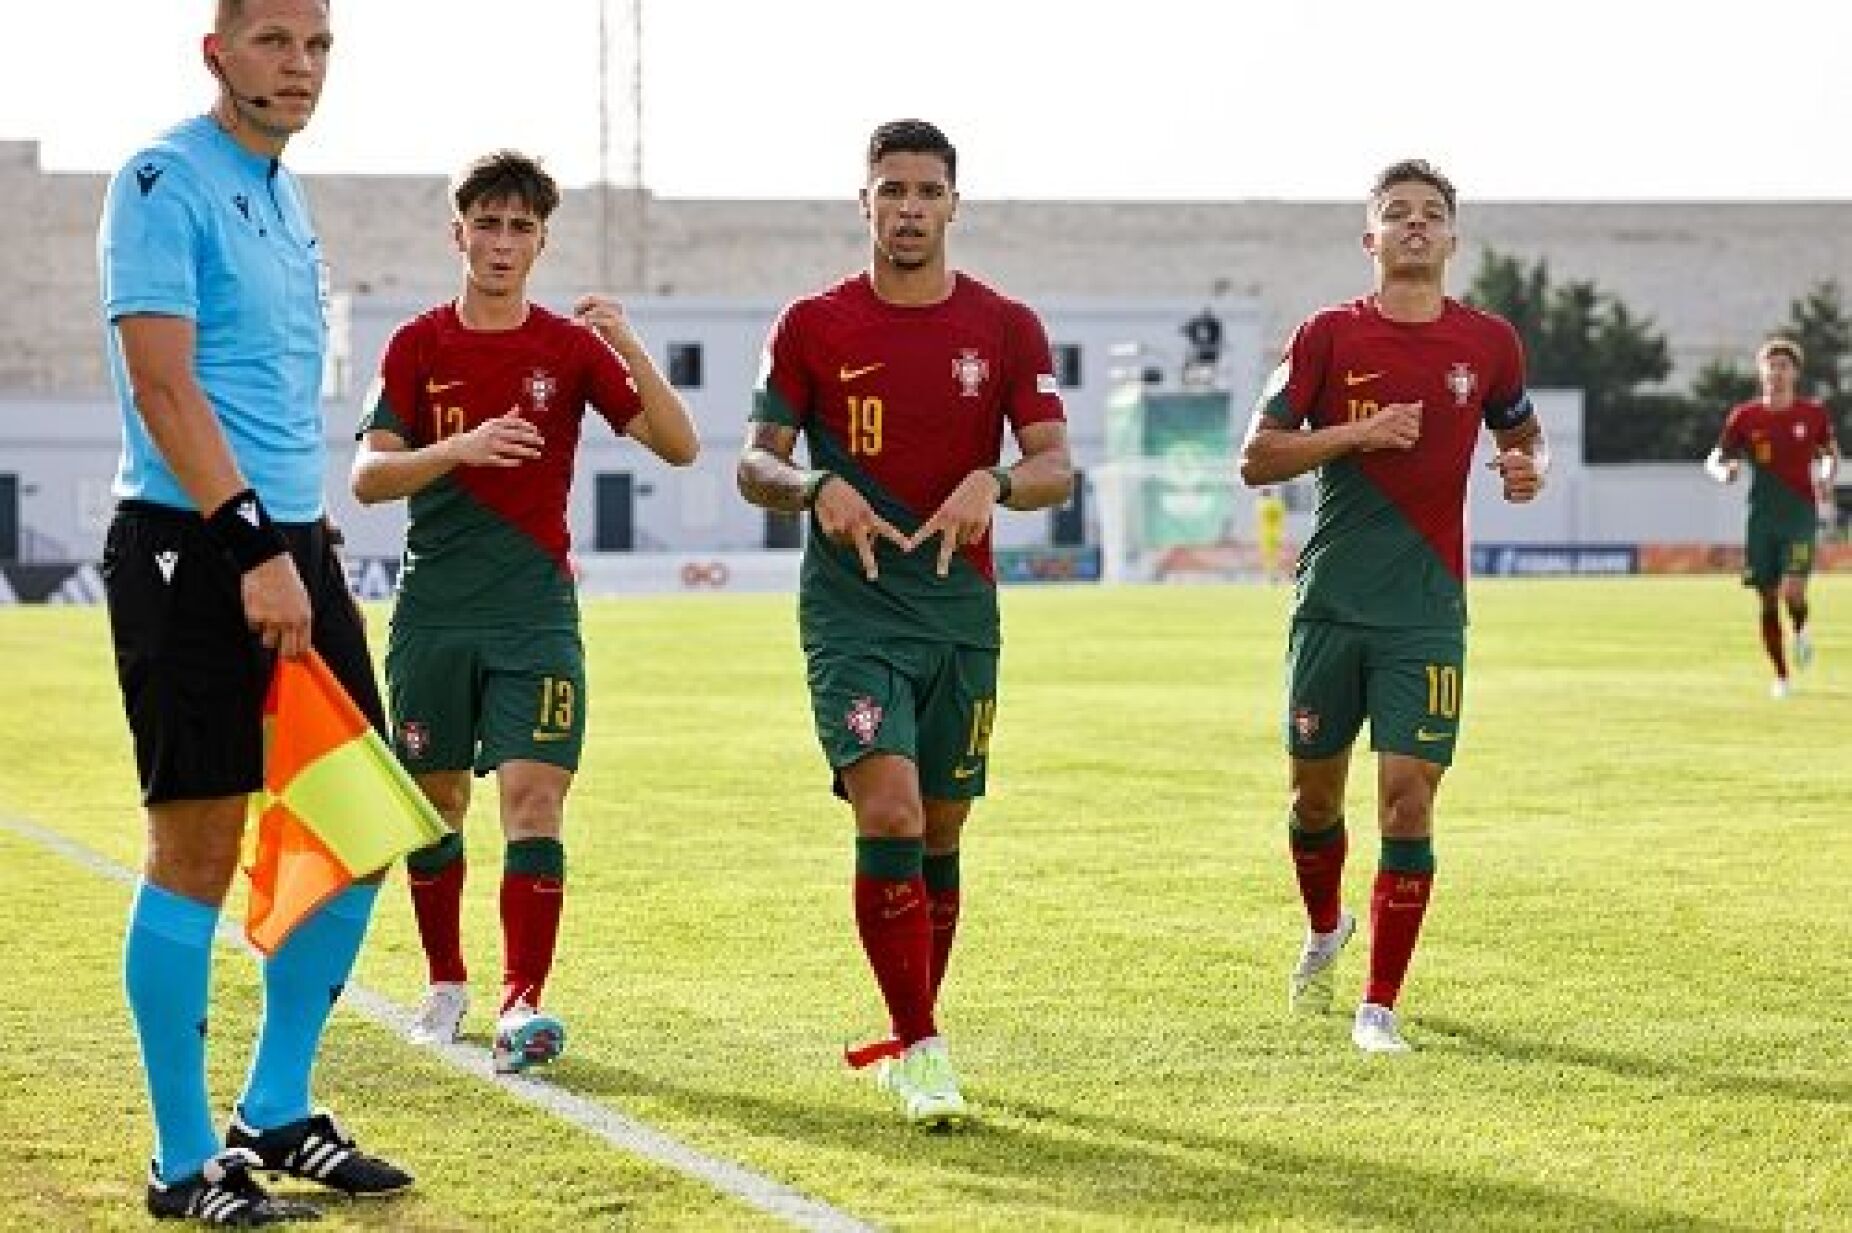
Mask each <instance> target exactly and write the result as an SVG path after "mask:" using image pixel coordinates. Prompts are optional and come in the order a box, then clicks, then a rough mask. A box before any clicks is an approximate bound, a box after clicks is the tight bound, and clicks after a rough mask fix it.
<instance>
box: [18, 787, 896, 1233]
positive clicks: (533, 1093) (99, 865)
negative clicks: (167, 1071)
mask: <svg viewBox="0 0 1852 1233" xmlns="http://www.w3.org/2000/svg"><path fill="white" fill-rule="evenodd" d="M0 829H5V830H8V831H11V832H12V833H13V834H15V835H17V836H19V837H20V838H22V839H26V840H29V841H31V842H32V843H35V844H37V845H38V846H40V847H42V848H48V849H50V850H51V851H53V852H56V853H58V855H60V856H63V857H64V858H66V859H67V860H69V861H71V862H72V863H73V864H77V865H81V866H82V867H83V868H85V869H88V870H89V871H90V872H92V873H95V874H100V875H101V876H103V877H106V878H111V879H113V880H115V881H117V882H121V883H123V884H125V885H127V886H134V885H135V884H136V883H137V882H138V881H139V880H140V879H139V876H138V875H137V874H135V873H134V872H132V871H130V870H128V869H125V868H123V867H122V866H121V865H118V864H116V863H115V862H114V861H112V860H110V859H109V858H108V857H106V856H103V855H102V854H100V853H98V852H93V851H91V850H90V849H89V848H86V847H84V846H83V845H82V844H80V843H77V842H76V841H74V840H72V839H69V838H67V837H65V836H63V835H60V834H59V833H58V832H56V831H52V830H47V829H45V828H44V827H42V826H36V825H34V824H33V823H30V822H23V821H21V820H19V819H17V818H8V817H0ZM219 941H220V943H221V944H223V945H226V946H230V947H233V948H235V949H238V950H242V951H245V952H246V953H248V954H253V955H254V954H256V952H255V951H254V950H252V948H251V947H250V945H249V944H248V943H246V942H245V940H244V934H243V932H242V931H241V930H239V928H238V927H237V926H236V925H235V924H234V923H232V922H230V921H228V920H224V919H221V920H220V921H219ZM341 1003H342V1004H343V1005H345V1006H347V1007H348V1008H349V1009H351V1010H353V1011H354V1012H355V1013H357V1014H359V1015H360V1016H361V1017H363V1018H366V1019H370V1020H372V1021H373V1022H374V1023H377V1024H378V1025H380V1026H381V1027H384V1028H387V1029H389V1030H390V1031H392V1032H394V1033H397V1034H400V1035H403V1034H404V1032H405V1029H406V1026H407V1025H408V1024H410V1022H411V1019H412V1012H411V1011H410V1010H408V1009H406V1008H405V1007H403V1006H400V1005H399V1004H398V1003H396V1002H394V1001H392V1000H391V999H390V998H387V997H384V996H382V995H381V994H378V993H375V992H373V991H372V990H371V989H368V988H366V987H365V986H363V985H360V984H357V983H354V982H351V981H350V982H349V983H348V985H347V988H346V990H345V992H344V993H343V994H342V996H341ZM408 1047H413V1046H410V1045H409V1044H408ZM428 1052H430V1053H432V1054H433V1055H435V1056H436V1057H438V1058H440V1059H442V1060H443V1061H444V1062H445V1063H447V1064H448V1065H450V1066H451V1067H452V1068H453V1069H456V1070H459V1071H461V1072H463V1073H464V1074H465V1075H467V1076H468V1077H469V1078H471V1079H474V1080H476V1081H477V1082H479V1083H488V1084H490V1085H492V1086H494V1087H497V1088H500V1089H501V1090H502V1091H504V1092H506V1093H507V1094H508V1095H510V1096H512V1097H514V1098H515V1099H516V1100H519V1101H522V1102H524V1103H526V1104H530V1105H533V1106H534V1107H536V1108H538V1109H541V1110H543V1111H545V1112H547V1113H550V1114H552V1115H553V1116H554V1117H557V1118H559V1119H560V1120H561V1121H563V1122H570V1123H571V1124H572V1125H574V1126H577V1127H579V1129H581V1130H585V1131H589V1132H591V1133H592V1134H594V1135H596V1136H598V1137H599V1138H600V1139H603V1140H604V1141H605V1142H606V1143H609V1144H610V1145H611V1146H612V1147H615V1148H617V1149H618V1150H619V1151H622V1152H627V1153H629V1154H630V1155H632V1156H639V1157H641V1158H642V1159H644V1160H648V1161H651V1162H652V1163H655V1164H659V1165H662V1166H663V1167H664V1168H668V1169H673V1170H674V1171H675V1172H677V1173H680V1174H682V1175H683V1176H685V1177H691V1178H693V1179H694V1180H695V1181H698V1182H701V1183H704V1184H705V1185H708V1186H711V1187H713V1188H714V1189H715V1190H718V1191H720V1192H721V1193H722V1194H726V1195H731V1196H732V1197H733V1198H736V1199H738V1200H739V1201H740V1202H742V1203H744V1204H746V1205H747V1206H749V1207H753V1208H757V1209H758V1210H759V1211H762V1212H764V1213H766V1214H767V1215H770V1216H776V1217H778V1218H779V1219H780V1220H783V1221H786V1222H787V1223H789V1224H792V1225H795V1226H796V1227H798V1228H800V1229H815V1230H818V1231H819V1233H875V1226H873V1225H870V1224H866V1223H864V1222H862V1221H860V1220H857V1219H856V1218H855V1217H854V1216H851V1215H849V1214H848V1213H847V1212H842V1211H838V1210H837V1209H835V1208H833V1207H831V1206H830V1205H829V1204H827V1203H824V1202H822V1201H821V1200H818V1199H813V1198H810V1197H809V1196H808V1195H803V1194H800V1193H798V1192H797V1191H795V1190H793V1189H791V1188H790V1187H789V1186H786V1185H784V1184H783V1183H781V1182H777V1181H774V1180H772V1179H771V1178H769V1177H766V1176H764V1175H763V1174H759V1173H754V1172H753V1171H752V1170H750V1169H748V1168H745V1167H744V1166H742V1165H737V1164H734V1163H733V1162H732V1161H730V1160H722V1159H720V1158H719V1157H717V1156H709V1155H708V1154H707V1153H705V1152H702V1151H699V1150H697V1149H696V1148H692V1147H689V1146H688V1145H687V1144H685V1143H682V1142H680V1141H678V1140H676V1139H673V1138H670V1137H669V1136H668V1135H666V1134H664V1133H663V1132H662V1131H660V1130H657V1129H655V1128H654V1127H652V1126H646V1125H644V1124H643V1123H642V1122H639V1121H636V1120H635V1119H633V1118H629V1117H625V1116H624V1115H623V1114H622V1113H619V1112H617V1111H616V1110H615V1109H610V1108H607V1107H605V1106H604V1105H601V1104H598V1103H597V1102H596V1101H591V1100H587V1099H585V1098H584V1097H583V1096H575V1095H574V1094H573V1093H571V1092H568V1091H566V1090H564V1089H563V1088H557V1087H554V1086H552V1085H551V1084H548V1083H543V1082H541V1081H539V1080H537V1079H530V1078H527V1077H526V1076H523V1075H498V1076H495V1077H494V1078H492V1079H491V1078H490V1077H489V1075H490V1060H489V1051H488V1050H487V1049H484V1048H482V1047H481V1046H478V1045H463V1044H451V1045H443V1046H439V1047H436V1048H432V1049H429V1050H428Z"/></svg>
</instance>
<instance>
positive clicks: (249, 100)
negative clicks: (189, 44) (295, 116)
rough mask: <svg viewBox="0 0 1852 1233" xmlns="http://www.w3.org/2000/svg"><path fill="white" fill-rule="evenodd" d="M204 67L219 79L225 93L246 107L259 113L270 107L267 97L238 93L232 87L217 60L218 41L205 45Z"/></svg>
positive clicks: (236, 88) (229, 79) (220, 63)
mask: <svg viewBox="0 0 1852 1233" xmlns="http://www.w3.org/2000/svg"><path fill="white" fill-rule="evenodd" d="M206 67H207V68H209V69H211V70H212V75H213V76H214V77H217V78H218V79H219V84H220V85H222V86H224V87H225V93H227V94H229V95H231V96H232V97H233V98H234V99H237V100H238V101H239V102H240V103H243V104H244V105H245V106H246V107H255V108H257V109H258V110H259V111H262V110H263V109H264V108H266V107H268V106H270V98H269V96H268V95H264V94H240V93H238V87H237V86H234V85H232V83H231V78H230V77H228V76H226V74H225V64H224V62H223V61H221V60H220V59H219V41H218V39H216V38H214V39H211V40H209V41H208V42H207V44H206Z"/></svg>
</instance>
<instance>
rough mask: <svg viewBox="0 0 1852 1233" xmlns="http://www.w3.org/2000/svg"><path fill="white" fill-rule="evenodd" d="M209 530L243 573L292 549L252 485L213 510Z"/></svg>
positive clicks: (208, 521)
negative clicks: (271, 519)
mask: <svg viewBox="0 0 1852 1233" xmlns="http://www.w3.org/2000/svg"><path fill="white" fill-rule="evenodd" d="M206 534H208V535H210V536H212V538H213V541H214V542H215V543H217V544H218V546H219V547H221V548H223V549H224V550H225V552H226V555H228V556H230V557H231V559H232V564H234V565H236V566H237V567H238V572H239V573H241V574H245V573H249V572H250V571H251V570H253V569H256V568H257V567H258V566H259V565H262V564H263V563H264V562H265V561H268V560H269V559H270V558H271V557H280V556H282V555H283V554H284V553H286V552H288V551H289V541H288V540H286V539H284V538H283V532H281V531H279V530H278V529H277V524H276V523H274V522H272V521H270V511H269V510H267V509H265V508H264V503H263V502H262V501H260V500H259V499H258V497H257V491H256V489H253V488H246V489H245V490H244V491H243V492H241V493H238V494H237V495H236V496H234V497H233V498H232V499H231V500H229V501H227V502H226V503H225V504H223V505H221V506H219V508H217V509H215V510H213V511H212V513H211V514H210V515H209V516H208V517H207V518H206Z"/></svg>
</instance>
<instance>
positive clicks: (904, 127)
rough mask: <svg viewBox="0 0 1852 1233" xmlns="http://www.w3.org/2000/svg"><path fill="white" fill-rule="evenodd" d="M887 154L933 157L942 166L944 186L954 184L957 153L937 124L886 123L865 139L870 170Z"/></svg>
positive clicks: (916, 121)
mask: <svg viewBox="0 0 1852 1233" xmlns="http://www.w3.org/2000/svg"><path fill="white" fill-rule="evenodd" d="M889 154H936V155H938V156H939V159H940V161H941V162H943V163H944V164H945V180H946V183H948V184H951V185H953V186H954V187H955V186H956V185H957V184H958V151H957V150H955V149H953V148H952V143H951V142H949V141H947V140H946V139H945V134H944V133H942V132H940V131H939V128H938V126H937V125H934V124H928V123H926V121H924V120H889V121H888V122H887V123H886V124H883V125H881V126H880V127H879V128H877V129H875V131H874V132H873V133H872V134H871V135H870V136H869V138H868V166H869V168H870V170H872V169H873V168H874V165H875V164H876V163H878V162H880V161H881V160H882V159H883V158H884V157H886V156H887V155H889Z"/></svg>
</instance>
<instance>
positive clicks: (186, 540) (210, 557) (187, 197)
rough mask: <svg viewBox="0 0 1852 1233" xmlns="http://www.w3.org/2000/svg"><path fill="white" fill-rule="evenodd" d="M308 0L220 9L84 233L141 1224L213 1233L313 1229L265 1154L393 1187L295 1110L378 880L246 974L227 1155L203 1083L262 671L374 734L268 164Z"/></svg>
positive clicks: (289, 223) (306, 283) (312, 78)
mask: <svg viewBox="0 0 1852 1233" xmlns="http://www.w3.org/2000/svg"><path fill="white" fill-rule="evenodd" d="M332 41H333V39H332V35H331V34H330V31H329V25H328V6H327V4H326V3H323V0H243V2H242V3H240V2H239V0H219V4H218V6H217V10H216V14H215V20H214V23H213V29H212V32H211V33H209V34H207V35H206V36H205V39H204V42H203V46H202V53H203V57H204V61H205V66H206V68H207V69H208V70H209V71H210V72H211V73H212V75H213V76H214V77H215V78H217V80H218V83H219V91H218V98H217V100H216V102H215V103H214V104H213V107H212V110H211V112H210V113H209V114H207V115H203V116H198V117H196V118H194V119H190V120H186V121H183V122H181V123H180V124H178V125H176V126H174V127H173V128H171V129H169V130H167V132H165V133H163V134H162V135H161V136H160V137H158V138H157V139H156V140H155V141H154V142H153V143H152V144H151V145H148V146H145V147H144V148H142V149H141V150H140V151H138V152H137V153H136V154H135V155H134V156H133V157H132V158H130V159H129V160H128V162H127V163H126V164H124V165H123V167H122V169H121V170H120V171H118V172H117V173H116V175H115V177H114V178H113V179H112V180H111V181H110V185H109V193H108V197H107V200H106V201H105V203H104V207H103V217H102V222H101V226H100V228H99V236H98V245H97V246H98V260H99V264H100V268H101V277H102V292H103V313H104V317H105V319H106V322H107V326H108V328H107V329H106V331H105V335H106V340H107V341H106V346H107V348H108V358H109V368H110V375H111V377H112V378H113V380H114V383H115V387H116V392H117V398H118V401H119V402H120V404H121V414H122V437H123V445H122V461H121V466H120V469H119V470H118V471H117V474H116V481H115V493H116V495H117V496H118V497H119V498H120V499H121V503H120V504H119V505H118V507H117V510H116V514H115V517H114V520H113V521H112V522H111V524H110V528H109V534H108V539H107V542H106V544H105V547H104V556H103V577H104V581H105V584H106V587H107V590H108V599H109V616H110V627H111V632H112V634H113V638H114V642H115V652H116V667H117V673H118V676H119V679H120V682H121V687H122V698H123V705H124V709H125V710H126V712H127V715H128V721H129V728H130V731H131V732H132V734H133V736H134V743H135V761H136V768H137V771H138V772H139V775H140V780H141V793H142V803H143V805H144V807H145V810H146V814H147V834H148V851H147V857H146V860H145V862H144V864H143V867H142V880H141V883H140V886H139V887H138V888H137V890H136V894H135V901H134V905H133V906H132V907H131V909H130V913H129V924H128V938H127V945H126V953H125V956H124V969H125V986H126V991H127V995H128V1003H129V1011H130V1014H131V1016H132V1017H133V1019H134V1022H135V1033H136V1037H137V1039H138V1041H139V1043H140V1046H141V1056H142V1065H143V1068H144V1070H145V1071H146V1077H147V1081H148V1095H149V1099H150V1103H151V1105H152V1107H153V1114H154V1129H155V1151H154V1160H153V1163H152V1165H151V1170H150V1179H149V1183H148V1191H147V1205H148V1210H149V1212H151V1213H152V1214H153V1215H154V1216H156V1217H158V1218H174V1219H194V1220H198V1221H201V1222H203V1223H206V1224H270V1223H275V1222H278V1221H283V1220H293V1219H307V1218H312V1217H313V1216H314V1214H315V1210H314V1208H312V1207H309V1206H307V1205H305V1204H301V1203H295V1202H285V1201H282V1200H277V1199H272V1198H271V1197H270V1196H269V1195H267V1194H266V1193H265V1192H264V1191H263V1189H262V1188H261V1187H259V1185H258V1184H257V1182H256V1181H255V1180H254V1179H253V1178H252V1176H251V1174H252V1171H253V1170H256V1169H258V1168H259V1167H260V1166H261V1167H262V1168H263V1169H266V1170H268V1171H272V1172H281V1173H289V1174H292V1175H294V1176H296V1177H302V1178H308V1179H310V1180H313V1181H316V1182H319V1183H322V1184H324V1185H326V1186H329V1187H331V1188H333V1189H335V1190H339V1191H344V1192H347V1193H351V1194H383V1193H387V1192H390V1191H395V1190H401V1189H403V1188H404V1187H406V1186H409V1185H410V1184H411V1181H412V1179H411V1175H410V1174H408V1173H406V1172H405V1171H404V1170H403V1169H400V1168H398V1167H397V1166H395V1165H391V1164H388V1163H387V1162H385V1161H383V1160H380V1159H378V1158H376V1157H372V1156H368V1155H365V1154H363V1153H361V1152H360V1151H359V1150H358V1149H357V1148H356V1147H355V1146H354V1142H353V1140H352V1139H351V1138H349V1137H348V1136H347V1135H346V1134H345V1133H344V1132H343V1131H342V1130H341V1129H340V1127H339V1126H338V1125H336V1123H335V1121H334V1119H333V1118H332V1117H330V1116H329V1115H328V1114H326V1113H322V1112H316V1111H315V1110H314V1109H313V1108H312V1106H311V1104H310V1099H309V1079H310V1072H311V1070H312V1068H313V1065H314V1061H315V1054H316V1051H317V1049H318V1048H319V1045H320V1042H321V1036H322V1029H323V1026H324V1025H325V1024H326V1023H327V1020H328V1014H329V1012H330V1010H331V1009H332V1008H333V1004H334V1001H335V998H336V997H338V996H339V995H340V992H341V989H342V986H343V984H344V983H345V982H346V980H347V977H348V974H349V972H350V971H351V970H352V968H353V963H354V957H355V955H356V953H357V952H358V951H359V948H360V943H361V939H362V938H363V937H364V935H365V933H366V927H367V922H368V919H369V918H370V916H371V914H372V909H373V902H374V899H375V897H376V895H377V893H378V890H379V886H378V879H377V877H376V878H374V879H373V880H371V881H368V882H363V883H361V884H358V885H355V886H352V887H350V888H348V889H347V890H345V891H343V892H342V893H341V894H339V895H337V896H336V897H335V898H334V899H332V900H331V901H329V903H328V904H327V905H326V906H325V907H323V908H322V909H321V911H320V912H319V913H317V914H316V915H315V916H314V917H312V918H311V919H310V920H308V921H307V922H306V923H304V924H303V925H301V926H300V927H298V928H297V929H296V931H295V932H294V933H292V934H291V935H290V937H289V939H288V940H287V941H286V942H284V943H283V945H281V946H280V947H278V948H277V949H276V951H275V952H274V953H273V954H271V955H270V957H269V958H268V959H266V960H265V961H264V964H263V985H264V1009H263V1019H262V1023H261V1024H260V1026H259V1029H258V1039H257V1051H256V1055H255V1057H254V1058H253V1060H252V1063H251V1070H250V1075H249V1077H248V1078H247V1079H246V1081H245V1086H244V1092H243V1095H242V1096H241V1097H240V1098H239V1100H238V1105H237V1109H236V1111H235V1112H234V1114H233V1117H232V1121H231V1125H230V1129H229V1130H228V1132H227V1134H226V1136H225V1139H224V1140H223V1141H221V1140H220V1138H219V1134H218V1131H217V1130H216V1129H215V1128H214V1125H213V1119H212V1114H211V1108H210V1102H209V1099H208V1096H207V1091H206V1066H205V1052H206V1024H207V1004H208V1001H209V991H210V983H211V979H210V978H211V961H212V939H213V934H214V932H215V930H216V929H217V927H218V920H219V912H220V909H221V907H222V905H223V903H224V899H225V892H226V889H227V887H228V886H229V884H230V882H231V878H232V873H233V871H234V869H235V868H236V867H237V863H238V850H239V842H240V838H241V837H242V835H243V833H244V820H245V808H246V802H247V797H248V795H249V794H250V793H251V792H253V791H255V790H256V789H257V788H258V787H260V786H261V784H262V781H263V765H262V762H263V748H262V710H263V703H264V697H265V693H266V691H267V690H268V687H269V683H270V677H271V673H272V668H273V665H274V662H275V657H276V656H277V655H279V654H281V655H290V656H295V655H301V654H303V653H304V652H305V651H307V650H308V649H309V648H310V647H311V646H313V647H314V648H315V649H316V650H317V651H319V652H320V653H321V655H322V656H323V658H324V659H326V660H327V662H328V665H329V667H330V668H331V669H332V670H333V671H334V673H335V674H336V676H337V677H339V678H340V680H341V683H342V684H343V686H344V687H345V688H346V690H347V692H348V693H349V694H350V695H351V696H352V697H353V699H354V701H355V703H356V704H357V705H358V706H359V707H360V708H361V710H362V711H364V712H365V713H366V714H367V716H368V718H369V719H371V720H372V721H373V722H374V723H375V724H376V725H378V726H379V727H380V728H381V729H382V730H383V729H384V717H383V715H382V712H381V708H380V704H379V690H378V687H377V686H376V685H375V683H374V680H373V669H372V661H371V660H370V658H369V657H368V654H367V647H366V635H365V632H364V630H363V628H362V626H361V621H360V614H359V612H358V610H357V609H356V608H355V607H354V602H353V599H352V597H351V596H350V595H349V594H348V592H347V586H346V582H345V579H344V576H343V572H342V569H341V564H340V561H339V560H338V559H337V558H336V555H335V545H336V544H337V543H338V542H339V537H338V536H337V535H336V534H335V532H334V530H333V528H332V527H330V526H329V525H328V523H327V522H326V521H325V520H324V518H323V510H322V478H323V472H324V470H325V467H326V457H325V452H324V447H323V444H322V412H321V371H322V357H323V353H324V350H325V343H326V334H327V330H326V325H325V310H326V298H325V297H326V291H327V282H326V277H327V276H326V269H327V267H326V265H325V264H324V262H323V260H322V251H321V248H320V244H319V242H318V241H317V239H316V236H315V230H314V227H313V225H312V224H311V222H310V220H309V213H308V208H307V204H306V202H305V201H304V199H303V195H302V189H301V187H300V185H299V184H298V183H297V181H296V179H295V177H294V176H292V175H291V174H290V172H289V171H288V170H287V169H286V168H284V167H283V166H282V165H281V164H280V163H279V162H278V158H279V156H280V155H281V154H282V153H283V148H284V146H285V145H287V144H288V142H289V140H290V138H291V137H293V136H294V135H295V134H296V133H298V132H300V131H302V129H303V127H304V126H305V125H307V124H308V122H309V117H310V116H311V115H312V114H313V113H314V111H315V105H316V102H317V100H318V99H319V98H320V96H321V90H322V83H323V80H324V77H325V75H326V72H327V67H328V53H329V48H330V46H331V44H332Z"/></svg>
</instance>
